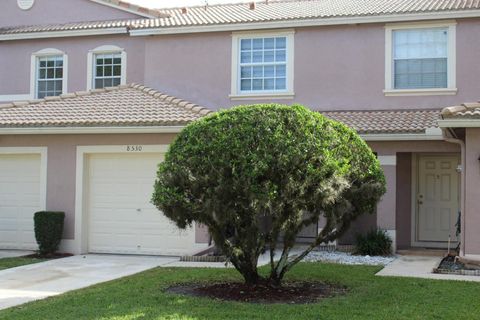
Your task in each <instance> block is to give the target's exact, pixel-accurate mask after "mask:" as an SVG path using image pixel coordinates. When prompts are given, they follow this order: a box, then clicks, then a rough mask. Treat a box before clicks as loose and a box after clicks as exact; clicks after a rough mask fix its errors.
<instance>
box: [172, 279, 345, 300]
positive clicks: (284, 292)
mask: <svg viewBox="0 0 480 320" xmlns="http://www.w3.org/2000/svg"><path fill="white" fill-rule="evenodd" d="M166 291H167V292H170V293H175V294H183V295H189V296H195V297H208V298H212V299H219V300H225V301H239V302H248V303H288V304H305V303H314V302H317V301H318V300H320V299H323V298H328V297H332V296H335V295H339V294H345V293H346V292H347V289H346V288H345V287H341V286H334V285H330V284H326V283H323V282H288V283H285V284H284V285H283V286H282V287H279V288H276V287H270V286H266V285H257V286H247V285H245V284H243V283H239V282H225V283H215V284H183V285H177V286H173V287H170V288H168V289H167V290H166Z"/></svg>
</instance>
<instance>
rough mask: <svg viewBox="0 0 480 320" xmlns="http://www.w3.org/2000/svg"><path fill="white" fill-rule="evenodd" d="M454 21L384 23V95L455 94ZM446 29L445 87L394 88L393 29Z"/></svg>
mask: <svg viewBox="0 0 480 320" xmlns="http://www.w3.org/2000/svg"><path fill="white" fill-rule="evenodd" d="M456 25H457V23H456V21H454V20H448V21H437V22H422V23H392V24H387V25H385V90H383V93H384V94H385V96H420V95H455V94H457V84H456V60H457V59H456V44H455V42H456V41H455V39H456ZM430 28H447V29H448V40H447V43H448V49H447V50H448V56H447V77H448V79H447V88H432V89H395V88H394V84H393V79H394V68H393V31H395V30H406V29H430Z"/></svg>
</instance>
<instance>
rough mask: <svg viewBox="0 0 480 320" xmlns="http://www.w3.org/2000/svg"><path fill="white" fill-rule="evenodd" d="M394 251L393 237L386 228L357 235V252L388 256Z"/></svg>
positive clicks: (364, 254)
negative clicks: (391, 237)
mask: <svg viewBox="0 0 480 320" xmlns="http://www.w3.org/2000/svg"><path fill="white" fill-rule="evenodd" d="M391 253H392V239H390V237H389V236H388V235H387V232H386V231H384V230H380V229H378V230H370V231H369V232H367V233H366V234H365V235H363V234H359V235H358V236H357V243H356V245H355V254H359V255H363V256H366V255H369V256H388V255H390V254H391Z"/></svg>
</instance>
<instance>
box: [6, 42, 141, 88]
mask: <svg viewBox="0 0 480 320" xmlns="http://www.w3.org/2000/svg"><path fill="white" fill-rule="evenodd" d="M102 45H114V46H117V47H120V48H122V49H125V51H126V52H127V82H129V83H132V82H137V83H142V82H143V80H144V62H145V47H144V41H143V39H140V38H131V37H128V36H126V35H116V36H98V37H78V38H57V39H44V40H38V41H31V40H22V41H15V42H8V41H7V42H0V70H1V72H0V95H3V94H5V95H6V94H8V95H10V94H28V93H30V73H31V72H30V70H31V63H30V61H31V55H32V53H34V52H37V51H39V50H42V49H46V48H55V49H58V50H60V51H63V52H65V53H66V54H67V55H68V81H67V87H68V92H74V91H83V90H85V89H86V87H87V57H88V52H89V51H90V50H93V49H95V48H97V47H99V46H102ZM89 67H91V66H89ZM13 75H14V76H13Z"/></svg>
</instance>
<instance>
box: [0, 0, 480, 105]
mask: <svg viewBox="0 0 480 320" xmlns="http://www.w3.org/2000/svg"><path fill="white" fill-rule="evenodd" d="M43 1H45V0H43ZM52 1H59V0H52ZM107 9H108V8H107ZM478 34H480V20H479V19H464V20H458V25H457V37H456V41H457V61H456V66H457V87H458V93H457V94H456V95H453V96H439V95H436V96H410V97H386V96H384V94H383V89H384V73H385V67H384V65H385V61H384V56H385V28H384V25H383V24H369V25H355V26H354V25H348V26H323V27H310V28H297V29H296V32H295V36H294V37H295V54H294V56H295V62H294V91H295V97H294V99H286V100H275V99H269V100H267V101H268V102H272V101H274V102H282V103H286V104H292V103H301V104H305V105H307V106H310V107H311V108H313V109H317V110H355V109H357V110H358V109H379V110H380V109H382V110H383V109H398V108H401V109H415V108H429V109H432V108H442V107H445V106H450V105H456V104H459V103H463V102H465V101H476V100H478V98H479V97H478V92H479V90H480V82H479V81H477V79H476V78H477V75H478V74H480V64H479V63H477V52H480V37H478ZM107 44H113V45H117V46H119V47H122V48H125V49H126V51H127V54H128V65H127V82H139V83H144V84H146V85H147V86H150V87H153V88H155V89H158V90H160V91H164V92H166V93H168V94H172V95H176V96H179V97H181V98H183V99H187V100H190V101H192V102H194V103H197V104H201V105H204V106H206V107H209V108H212V109H219V108H225V107H230V106H233V105H238V104H249V103H257V102H265V100H246V101H244V100H242V101H232V100H231V99H230V98H229V94H230V93H231V90H230V89H231V88H230V84H231V63H232V57H231V50H232V48H231V47H232V34H231V32H216V33H191V34H179V35H158V36H149V37H128V36H118V35H117V36H99V37H96V38H92V37H76V38H68V39H65V38H56V39H48V40H45V39H36V40H23V41H14V42H0V70H2V72H1V73H0V95H10V94H26V93H28V91H29V84H30V56H31V54H32V53H33V52H35V51H38V50H40V49H44V48H57V49H60V50H63V51H66V52H67V54H68V55H69V83H68V89H69V90H68V91H77V90H85V88H86V72H87V66H86V63H87V52H88V50H91V49H93V48H95V47H97V46H100V45H107Z"/></svg>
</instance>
